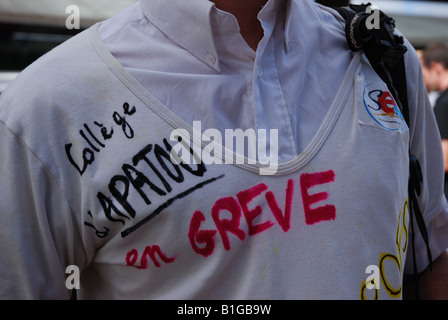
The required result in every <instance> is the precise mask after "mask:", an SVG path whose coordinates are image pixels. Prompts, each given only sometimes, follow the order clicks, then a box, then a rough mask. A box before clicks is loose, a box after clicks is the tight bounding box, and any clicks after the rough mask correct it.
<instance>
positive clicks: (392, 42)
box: [333, 3, 432, 274]
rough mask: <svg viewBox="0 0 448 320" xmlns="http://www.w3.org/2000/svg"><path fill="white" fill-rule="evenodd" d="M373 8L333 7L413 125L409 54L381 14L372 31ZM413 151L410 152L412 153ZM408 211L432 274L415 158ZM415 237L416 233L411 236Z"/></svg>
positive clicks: (411, 165) (411, 158)
mask: <svg viewBox="0 0 448 320" xmlns="http://www.w3.org/2000/svg"><path fill="white" fill-rule="evenodd" d="M369 8H371V4H370V3H367V4H362V5H353V4H351V5H349V7H348V8H347V7H344V8H341V7H334V8H333V9H335V10H337V11H338V12H339V13H340V14H341V16H342V17H343V18H344V19H345V34H346V38H347V45H348V46H349V48H350V49H351V50H352V51H359V50H363V51H364V54H365V55H366V57H367V59H368V60H369V62H370V64H371V65H372V68H373V69H374V70H375V71H376V73H377V74H378V75H379V76H380V77H381V79H382V80H383V81H384V82H385V83H386V85H387V87H388V89H389V90H390V92H391V93H392V95H393V96H394V98H395V101H396V102H397V104H398V107H399V108H400V110H401V112H402V114H403V117H404V119H405V121H406V123H407V124H408V127H409V128H411V125H410V116H409V108H408V95H407V83H406V68H405V63H404V54H405V53H406V51H407V48H406V46H405V45H404V44H403V43H404V41H403V37H400V36H398V35H396V34H395V33H394V30H395V21H394V19H392V18H391V17H389V16H387V15H386V14H385V13H383V12H382V11H379V13H380V15H379V16H380V21H379V28H376V29H375V28H369V27H368V24H367V21H368V20H367V19H368V18H369V17H370V16H371V14H372V12H371V10H368V9H369ZM409 151H410V150H409ZM409 171H410V175H409V176H410V177H409V185H408V193H409V211H410V213H411V214H410V222H411V229H412V231H413V229H414V225H413V217H415V220H416V222H417V225H418V227H419V230H420V233H421V235H422V237H423V240H424V241H425V244H426V248H427V254H428V259H429V262H430V268H431V270H432V256H431V250H430V248H429V239H428V232H427V230H426V225H425V222H424V219H423V215H422V213H421V211H420V208H419V206H418V202H417V197H418V196H419V195H420V193H421V189H422V187H423V175H422V172H421V168H420V165H419V162H418V159H417V157H416V156H415V155H413V154H410V155H409ZM412 234H413V235H414V232H412ZM414 243H415V241H414V239H413V241H412V245H413V253H414V259H413V260H414V273H415V274H417V266H416V259H415V244H414Z"/></svg>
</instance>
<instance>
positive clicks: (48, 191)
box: [0, 0, 448, 299]
mask: <svg viewBox="0 0 448 320" xmlns="http://www.w3.org/2000/svg"><path fill="white" fill-rule="evenodd" d="M151 1H152V0H151ZM193 2H194V3H197V1H192V3H193ZM292 3H293V5H291V6H290V7H294V8H296V9H295V11H287V12H289V14H290V15H291V17H294V16H295V15H296V14H299V12H301V13H302V14H304V15H306V16H310V15H316V16H317V17H321V20H322V19H329V20H331V19H330V17H329V14H330V13H329V12H328V11H323V10H321V9H319V7H317V6H315V5H314V4H311V2H306V1H293V2H292ZM160 6H163V4H160ZM134 8H135V7H134ZM173 18H174V17H173ZM306 21H308V19H305V20H303V24H304V30H307V29H306V25H307V23H306ZM98 28H99V26H98V25H96V26H94V27H92V28H90V29H89V30H87V31H86V32H83V33H82V34H80V35H79V36H76V37H74V38H72V39H71V40H69V41H68V42H66V43H65V44H63V45H61V46H60V47H59V48H57V49H55V50H53V51H52V52H50V53H49V54H47V55H46V56H45V57H44V58H42V59H39V60H38V61H37V62H36V63H34V64H33V65H32V66H30V67H29V68H27V70H25V71H24V72H22V74H21V75H19V77H18V79H17V80H16V81H15V82H14V83H13V84H12V85H11V86H10V87H9V88H8V89H7V90H6V92H5V93H4V94H2V96H1V100H0V130H1V135H0V150H2V152H1V153H0V174H1V179H0V213H1V215H0V250H1V252H2V254H3V255H4V257H6V258H4V259H3V258H2V259H1V260H0V288H1V289H0V297H2V298H66V297H68V296H69V292H68V290H67V287H66V281H65V277H66V276H67V274H66V273H65V271H66V268H67V267H68V266H71V265H74V266H77V267H79V269H80V270H81V271H82V273H81V277H80V281H81V289H80V291H79V297H80V298H85V299H96V298H99V299H115V298H116V299H118V298H119V299H143V298H148V299H176V298H177V299H306V298H309V299H332V298H335V299H359V298H368V299H372V298H375V297H376V298H381V299H387V298H401V294H402V292H401V288H402V276H403V273H404V272H405V261H407V262H406V268H408V265H409V264H410V263H409V260H407V257H411V256H412V255H411V254H409V255H407V254H406V253H407V250H408V248H409V246H410V242H409V240H410V238H411V237H410V235H408V231H409V229H410V228H409V224H408V223H409V213H408V210H407V206H406V204H407V178H408V160H407V157H408V146H409V141H410V143H411V148H412V152H413V153H415V154H416V155H417V156H418V157H419V159H420V162H421V165H422V169H423V174H424V183H425V185H424V188H423V193H422V195H421V197H420V198H419V200H420V207H421V209H422V212H423V214H424V217H425V220H426V222H427V224H428V228H429V233H430V235H431V241H430V242H431V248H432V251H433V255H434V256H437V255H438V254H440V252H441V251H442V250H444V249H445V248H446V247H447V234H448V233H447V231H448V230H447V204H446V200H445V198H444V196H443V192H442V184H443V176H442V172H443V169H442V162H441V151H440V141H439V140H438V138H439V137H438V131H437V129H436V127H435V120H434V117H433V114H432V110H431V107H430V105H429V103H428V101H427V97H426V93H425V89H424V86H423V82H422V80H421V74H420V71H419V60H418V57H417V56H416V55H415V52H414V51H412V50H410V52H409V53H407V57H406V59H407V62H408V63H407V65H408V68H407V72H408V77H409V78H411V77H412V78H418V79H420V80H419V81H409V95H410V96H409V98H410V99H409V101H411V105H410V108H411V123H412V125H411V128H410V130H408V128H407V126H406V124H405V123H404V121H403V120H402V117H401V114H400V112H399V111H397V110H396V109H393V108H392V106H393V104H394V102H393V100H390V98H388V97H389V96H388V91H387V89H386V86H385V85H384V83H382V81H381V80H380V79H379V78H378V76H377V75H376V74H375V73H374V72H373V71H372V70H371V68H370V66H369V64H368V62H367V61H366V60H365V58H364V56H362V55H361V54H360V53H358V54H355V55H353V56H352V57H351V59H350V63H349V66H348V67H347V68H345V69H344V70H342V69H341V72H343V74H344V75H343V77H342V80H341V82H340V83H339V84H337V89H336V90H335V93H334V97H332V102H331V103H329V104H327V106H326V108H327V112H326V113H325V116H324V118H323V120H322V122H321V123H320V124H319V126H318V127H317V128H316V129H315V130H314V131H315V134H314V135H313V137H312V139H311V140H310V141H309V142H308V143H307V144H306V145H305V146H303V148H300V149H302V151H301V152H299V153H298V155H297V156H294V157H291V159H290V160H288V161H280V163H278V165H277V166H276V167H275V170H274V172H272V171H271V172H270V173H271V174H264V175H260V172H262V171H260V168H261V167H263V166H261V165H259V164H252V163H248V162H249V160H248V159H245V161H244V163H242V164H238V163H236V157H235V158H232V159H230V160H229V159H227V160H228V161H225V159H222V158H219V154H220V152H221V154H222V155H223V156H225V155H229V153H228V152H227V153H226V150H225V149H224V148H223V147H222V146H221V145H216V144H215V145H213V147H214V149H213V150H214V151H215V153H214V154H213V156H212V155H210V154H208V153H207V152H206V151H204V150H208V149H207V147H210V146H211V145H210V141H208V140H207V137H206V136H205V135H199V139H198V140H199V143H201V144H202V145H198V144H197V142H198V141H197V140H194V139H193V138H194V137H198V135H197V132H194V131H193V128H192V124H191V123H189V122H188V121H189V120H188V121H187V120H185V119H183V118H182V117H180V116H179V115H177V114H176V113H175V112H173V110H172V109H171V108H168V107H166V106H165V103H166V102H164V103H162V102H161V101H160V100H159V99H158V98H160V97H157V96H156V95H155V94H152V92H150V91H148V90H147V89H146V88H145V86H144V85H142V84H141V83H140V82H139V81H137V80H136V78H134V77H133V76H132V75H131V74H130V73H129V71H128V70H126V69H125V68H123V66H122V65H121V64H120V63H119V62H118V61H117V59H115V58H114V56H113V55H112V54H111V52H110V51H109V50H108V48H107V47H106V46H105V44H104V43H103V42H102V41H101V37H100V34H99V32H98ZM334 28H342V25H340V24H337V23H336V22H335V26H334ZM154 32H156V31H154ZM322 33H324V32H322ZM103 35H104V34H103ZM158 36H159V37H160V35H158ZM154 37H156V36H154ZM342 40H343V39H342ZM342 40H341V41H342ZM166 42H167V46H168V43H169V47H170V48H171V46H172V45H173V43H172V42H171V40H169V39H168V38H166ZM160 44H161V43H160ZM341 46H342V45H341ZM162 47H163V46H161V47H160V48H159V49H158V50H162ZM317 48H318V47H317V46H316V47H312V48H307V50H305V51H308V50H310V51H312V52H317V51H318V50H317ZM170 51H171V50H170ZM156 52H158V51H156ZM160 52H161V51H160ZM160 52H159V53H160ZM166 55H167V56H169V52H167V53H166ZM306 55H308V56H309V52H308V53H307V54H306ZM179 58H180V59H183V58H184V57H179ZM182 61H183V60H182ZM195 62H196V61H195ZM172 63H173V65H175V64H176V62H175V61H174V60H173V62H172ZM201 63H202V62H201ZM314 63H315V64H319V62H318V61H316V62H314ZM192 64H193V62H192ZM322 64H323V65H325V62H324V61H322ZM181 66H182V65H181ZM181 66H179V68H180V67H181ZM317 70H318V69H316V70H315V71H317ZM324 71H325V70H321V73H320V76H324V75H325V72H324ZM158 72H161V71H158ZM190 72H191V71H190ZM198 72H199V71H198ZM216 72H217V71H216ZM315 76H316V77H317V76H319V74H317V75H315ZM215 77H216V78H217V79H218V81H225V82H228V81H232V79H234V78H230V79H229V78H228V75H227V74H225V75H223V76H222V77H223V79H221V78H220V77H219V73H216V75H215ZM193 78H194V77H193ZM225 79H227V80H225ZM194 80H195V79H192V80H191V85H192V86H193V87H194V84H195V81H194ZM268 80H269V78H268V79H265V80H264V81H268ZM182 81H186V80H185V79H183V80H182ZM266 85H267V84H266ZM219 88H221V87H219ZM219 88H216V87H215V89H214V90H218V91H219ZM300 90H304V89H300ZM154 91H155V92H157V90H154ZM173 91H175V87H173ZM311 91H313V92H307V94H310V95H313V94H314V95H318V94H317V93H316V91H314V90H311ZM319 92H320V91H319ZM202 94H204V95H205V96H209V95H210V96H211V94H210V93H209V92H203V91H197V92H195V95H202ZM193 96H194V95H190V96H186V97H185V98H184V102H185V105H187V106H189V107H192V108H191V109H189V110H194V107H195V106H196V104H192V103H190V102H189V99H190V98H191V97H193ZM230 96H231V97H232V95H230ZM380 99H382V100H380ZM255 100H256V99H255ZM204 101H207V99H205V100H204ZM219 101H220V100H218V101H217V102H219ZM385 101H387V103H386V104H385V103H384V102H385ZM179 103H180V102H179ZM380 105H381V106H382V107H384V110H383V111H388V113H385V112H382V111H379V109H378V108H377V106H380ZM204 107H205V106H204ZM211 107H213V108H214V109H217V107H216V106H215V105H213V106H211ZM391 108H392V111H391V110H390V109H391ZM375 109H376V110H375ZM200 114H201V115H204V113H200ZM193 119H194V118H193ZM197 120H202V119H197ZM206 127H208V125H205V126H204V127H202V129H204V130H205V128H206ZM208 128H210V127H208ZM230 128H235V127H230ZM255 128H256V129H257V130H256V131H255V132H256V133H257V134H258V133H259V132H261V131H258V129H259V128H263V127H255ZM273 128H275V127H273ZM217 129H220V127H218V128H217ZM243 129H244V128H243ZM268 129H272V127H268ZM203 132H204V134H205V131H203ZM209 132H210V131H209ZM213 132H214V133H215V134H216V132H220V130H217V131H213ZM173 133H182V134H184V136H183V140H182V141H179V140H177V137H176V135H175V134H173ZM187 133H188V135H187ZM201 133H202V132H201ZM260 136H261V134H260ZM225 137H226V136H225V135H224V134H223V135H222V138H223V141H222V143H223V144H224V140H225ZM257 137H259V136H257ZM279 137H282V134H281V133H280V134H279ZM187 138H190V139H187ZM215 138H216V136H215ZM215 141H217V140H215ZM182 142H183V143H185V144H182ZM188 142H190V144H188ZM179 146H180V147H182V148H181V150H182V151H184V153H183V156H184V155H185V154H188V153H190V151H191V152H192V153H193V154H195V155H196V157H201V159H203V160H205V159H207V161H202V162H201V163H200V164H198V163H196V164H195V163H193V161H191V162H190V163H181V164H175V163H173V162H172V161H171V159H170V151H171V150H172V149H173V148H176V147H179ZM200 146H202V147H204V148H200ZM279 150H280V154H281V148H279ZM233 156H234V155H233V154H232V157H233ZM279 158H280V159H281V157H279ZM219 162H221V163H222V164H216V163H219ZM226 162H230V163H227V164H226ZM417 239H418V242H417V257H418V265H419V270H422V269H423V268H425V267H426V266H427V263H428V262H427V257H426V248H425V246H424V243H423V241H422V240H421V239H420V237H418V236H417ZM369 266H376V267H377V268H378V270H379V271H380V279H379V283H378V285H379V289H378V290H377V291H375V290H373V289H367V288H366V279H367V277H368V276H369V275H370V273H366V269H367V268H368V267H369ZM411 267H412V265H411ZM410 269H412V268H410ZM369 270H370V269H369Z"/></svg>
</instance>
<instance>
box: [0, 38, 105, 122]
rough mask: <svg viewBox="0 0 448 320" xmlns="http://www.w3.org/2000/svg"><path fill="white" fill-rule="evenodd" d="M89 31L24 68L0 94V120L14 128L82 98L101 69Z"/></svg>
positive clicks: (62, 108) (61, 108) (65, 108)
mask: <svg viewBox="0 0 448 320" xmlns="http://www.w3.org/2000/svg"><path fill="white" fill-rule="evenodd" d="M89 33H90V29H88V30H86V31H83V32H81V33H80V34H78V35H76V36H74V37H72V38H70V39H69V40H67V41H66V42H64V43H63V44H61V45H59V46H58V47H56V48H54V49H53V50H51V51H50V52H48V53H46V54H45V55H43V56H42V57H40V58H39V59H37V60H36V61H35V62H33V63H32V64H31V65H29V66H28V67H27V68H25V69H24V70H23V71H22V72H21V73H20V74H19V75H18V76H17V78H16V79H15V80H14V81H13V82H12V83H11V84H10V85H9V86H8V87H7V88H6V90H5V91H4V92H3V93H2V94H1V95H0V121H1V122H3V123H4V124H6V125H7V126H8V127H11V128H12V129H14V128H15V129H17V130H18V128H22V127H24V126H27V125H29V124H30V123H34V122H35V121H36V119H42V118H43V117H45V115H47V116H48V115H50V114H52V113H53V114H54V113H56V112H61V110H68V108H69V106H70V105H71V104H73V103H72V102H73V101H75V100H79V99H80V98H82V96H83V94H82V92H83V89H84V88H88V87H89V86H92V84H93V83H94V81H95V78H97V77H98V76H100V74H98V70H99V68H101V66H100V65H101V63H100V62H99V61H100V59H98V57H97V54H96V52H95V49H94V48H92V44H91V41H90V39H89ZM102 68H103V69H104V65H103V66H102ZM96 69H97V70H96ZM96 81H97V82H98V80H96Z"/></svg>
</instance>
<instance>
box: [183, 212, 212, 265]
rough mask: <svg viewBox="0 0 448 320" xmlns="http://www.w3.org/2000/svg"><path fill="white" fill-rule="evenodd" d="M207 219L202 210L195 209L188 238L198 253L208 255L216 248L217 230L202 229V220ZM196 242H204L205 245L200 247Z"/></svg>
mask: <svg viewBox="0 0 448 320" xmlns="http://www.w3.org/2000/svg"><path fill="white" fill-rule="evenodd" d="M203 221H205V216H204V214H203V213H202V212H201V211H199V210H198V211H195V213H194V214H193V217H192V218H191V222H190V230H189V231H188V239H189V240H190V243H191V246H192V248H193V250H194V252H196V253H197V254H200V255H203V256H204V257H208V256H209V255H211V254H212V253H213V250H214V249H215V234H216V230H201V231H199V228H200V227H201V224H202V222H203ZM196 243H201V244H202V243H204V244H205V246H204V247H202V248H200V247H199V246H198V245H197V244H196Z"/></svg>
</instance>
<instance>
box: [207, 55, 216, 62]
mask: <svg viewBox="0 0 448 320" xmlns="http://www.w3.org/2000/svg"><path fill="white" fill-rule="evenodd" d="M207 62H208V63H209V64H215V62H216V57H215V56H214V55H213V54H211V53H209V54H207Z"/></svg>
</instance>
